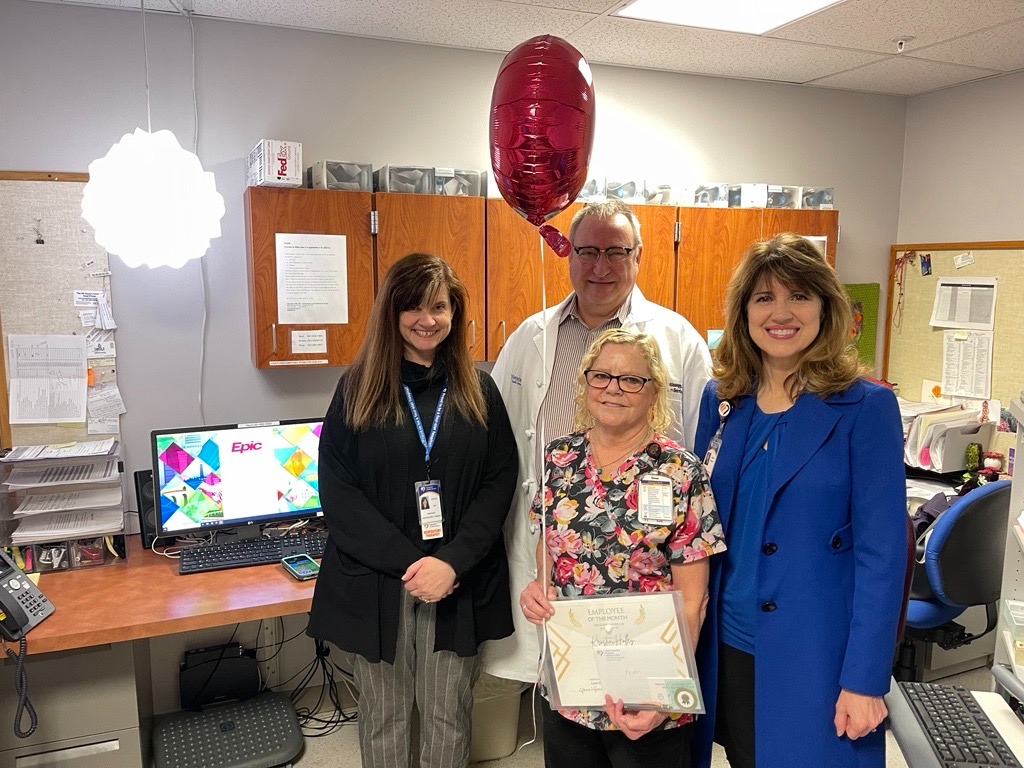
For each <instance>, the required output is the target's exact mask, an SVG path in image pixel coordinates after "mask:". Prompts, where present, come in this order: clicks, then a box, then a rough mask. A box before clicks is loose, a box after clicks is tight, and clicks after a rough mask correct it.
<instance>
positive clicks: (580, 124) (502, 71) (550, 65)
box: [490, 35, 594, 256]
mask: <svg viewBox="0 0 1024 768" xmlns="http://www.w3.org/2000/svg"><path fill="white" fill-rule="evenodd" d="M490 140H491V167H492V168H493V170H494V180H495V182H496V183H497V185H498V189H499V190H500V191H501V196H502V197H504V198H505V200H506V201H507V202H508V204H509V205H511V206H512V207H513V208H515V209H516V210H517V211H518V212H519V213H520V214H522V215H523V216H524V217H525V218H526V220H527V221H529V222H530V223H531V224H533V225H534V226H536V227H540V233H541V235H542V236H543V237H544V239H545V240H546V241H547V242H548V244H549V245H550V246H551V247H552V249H553V250H554V251H555V252H556V253H557V254H558V255H559V256H568V255H569V251H570V245H569V241H568V240H567V239H566V238H565V237H564V236H563V235H562V234H561V233H560V232H559V231H558V230H557V229H555V228H554V227H552V226H550V225H547V224H544V222H545V221H546V220H547V219H549V218H551V217H552V216H554V215H555V214H556V213H558V212H559V211H561V210H563V209H564V208H565V207H566V206H567V205H569V203H571V202H572V201H573V200H575V199H576V197H577V195H579V192H580V190H581V189H583V185H584V184H585V183H586V180H587V164H588V162H589V161H590V150H591V148H592V147H593V145H594V84H593V77H592V76H591V73H590V66H589V65H588V64H587V61H586V59H584V58H583V55H582V54H581V53H580V52H579V51H577V50H576V49H575V48H573V47H572V46H571V45H569V43H567V42H566V41H565V40H563V39H561V38H560V37H553V36H551V35H541V36H540V37H534V38H531V39H529V40H527V41H526V42H525V43H522V44H521V45H518V46H517V47H516V48H514V49H513V50H512V51H510V52H509V54H508V55H507V56H506V57H505V58H504V60H503V61H502V62H501V67H500V68H499V69H498V78H497V80H496V81H495V83H494V93H493V94H492V96H491V130H490ZM541 225H543V226H541Z"/></svg>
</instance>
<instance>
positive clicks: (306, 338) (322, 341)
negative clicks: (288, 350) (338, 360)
mask: <svg viewBox="0 0 1024 768" xmlns="http://www.w3.org/2000/svg"><path fill="white" fill-rule="evenodd" d="M292 354H293V355H299V354H309V355H316V354H320V355H326V354H327V329H326V328H324V329H322V330H319V331H292Z"/></svg>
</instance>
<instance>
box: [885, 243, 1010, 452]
mask: <svg viewBox="0 0 1024 768" xmlns="http://www.w3.org/2000/svg"><path fill="white" fill-rule="evenodd" d="M925 257H927V258H925ZM922 261H924V263H925V265H926V266H925V268H924V269H923V268H922ZM929 262H930V274H923V272H926V271H928V269H927V267H928V265H929ZM889 281H890V282H889V297H888V302H887V314H886V317H887V322H886V336H885V357H884V361H883V368H882V377H883V378H885V379H886V380H887V381H890V382H892V383H893V384H895V385H897V392H898V394H899V395H900V396H901V397H903V398H905V399H907V400H913V401H920V400H922V393H921V389H922V383H923V382H924V381H926V380H929V381H939V382H941V381H942V380H943V366H944V364H948V365H949V366H950V368H951V370H950V371H947V372H946V373H947V380H948V379H949V377H950V376H952V375H953V374H954V373H956V374H961V375H963V376H964V377H967V372H968V371H969V370H971V369H975V368H977V364H976V363H975V361H974V359H972V357H971V355H969V354H968V355H960V356H956V355H953V356H950V355H949V354H948V353H950V351H951V350H950V347H951V346H953V345H954V343H955V344H957V345H958V344H960V343H962V344H964V345H965V346H964V349H967V348H968V346H969V345H970V344H973V343H974V342H975V341H977V340H978V339H980V340H981V346H980V347H977V349H978V350H979V353H980V352H982V351H983V347H984V345H986V344H987V343H988V341H987V335H986V332H985V331H981V330H970V324H971V322H972V321H976V320H978V319H979V317H980V316H981V315H984V311H983V310H984V304H985V302H986V300H987V299H986V298H985V296H986V295H990V294H988V292H989V287H988V286H989V284H992V285H994V295H995V308H994V318H993V319H994V324H993V329H992V333H991V358H992V365H991V370H990V373H989V375H990V380H989V382H988V385H989V390H990V392H989V395H988V397H990V398H994V399H997V400H999V401H1000V404H1001V406H1002V407H1003V408H1008V407H1009V404H1010V399H1011V398H1014V397H1019V396H1020V392H1021V389H1022V388H1024V241H999V242H971V243H968V242H965V243H915V244H897V245H893V246H892V248H891V249H890V256H889ZM950 284H952V288H953V290H954V292H956V293H957V298H956V299H954V301H957V300H959V301H960V302H961V305H962V306H961V308H960V309H963V305H964V304H965V302H966V301H968V300H969V299H970V296H971V291H972V290H976V291H977V293H976V294H975V295H976V297H977V298H978V299H980V300H979V301H978V302H977V305H978V306H977V307H976V308H975V309H974V310H971V311H969V312H962V311H958V312H956V313H955V314H957V319H956V320H955V321H951V323H950V325H951V326H953V327H935V326H933V325H932V324H931V320H932V315H933V309H934V307H935V305H936V291H937V289H938V288H939V286H940V285H946V286H947V287H948V286H949V285H950ZM973 285H977V288H976V289H975V288H972V287H971V286H973ZM941 298H943V299H944V298H948V296H946V297H941ZM941 303H942V301H940V304H941ZM941 311H945V312H950V311H951V310H949V309H948V306H944V307H943V308H942V310H941ZM950 331H952V332H953V333H954V336H953V337H950V336H949V335H948V334H947V332H950ZM975 337H977V338H975ZM951 338H952V339H953V341H950V339H951ZM953 369H955V370H953ZM943 394H945V393H943ZM998 443H1000V444H999V445H997V446H993V447H1000V448H1002V447H1003V446H1002V445H1001V443H1002V441H998Z"/></svg>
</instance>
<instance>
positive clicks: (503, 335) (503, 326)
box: [498, 320, 505, 347]
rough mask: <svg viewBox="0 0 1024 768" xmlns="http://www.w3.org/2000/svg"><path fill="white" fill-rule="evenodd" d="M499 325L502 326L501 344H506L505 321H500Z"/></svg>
mask: <svg viewBox="0 0 1024 768" xmlns="http://www.w3.org/2000/svg"><path fill="white" fill-rule="evenodd" d="M498 327H499V328H501V346H503V347H504V346H505V321H504V320H502V321H501V322H500V323H498Z"/></svg>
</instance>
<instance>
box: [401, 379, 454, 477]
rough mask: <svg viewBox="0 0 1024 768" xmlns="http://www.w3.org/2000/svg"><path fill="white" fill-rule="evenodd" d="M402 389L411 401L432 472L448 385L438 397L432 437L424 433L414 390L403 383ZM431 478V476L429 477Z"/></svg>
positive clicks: (407, 399)
mask: <svg viewBox="0 0 1024 768" xmlns="http://www.w3.org/2000/svg"><path fill="white" fill-rule="evenodd" d="M402 389H403V390H404V391H405V400H406V402H407V403H409V410H410V411H412V420H413V422H415V424H416V432H417V433H418V434H419V436H420V443H421V444H422V445H423V448H424V450H425V451H426V454H425V456H424V457H423V460H424V461H425V462H426V463H427V474H428V475H429V474H430V451H431V449H432V448H433V447H434V441H435V440H437V430H438V429H439V428H440V426H441V412H442V411H443V410H444V398H445V396H446V395H447V394H448V385H447V384H445V385H444V389H442V390H441V397H439V398H438V399H437V408H436V409H435V410H434V423H433V424H431V425H430V438H429V439H428V438H427V436H426V435H425V434H424V433H423V419H421V418H420V412H419V410H418V409H417V408H416V401H415V400H413V399H412V390H410V389H409V387H408V386H407V385H406V384H403V385H402ZM427 479H428V480H429V479H430V478H429V477H428V478H427Z"/></svg>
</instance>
